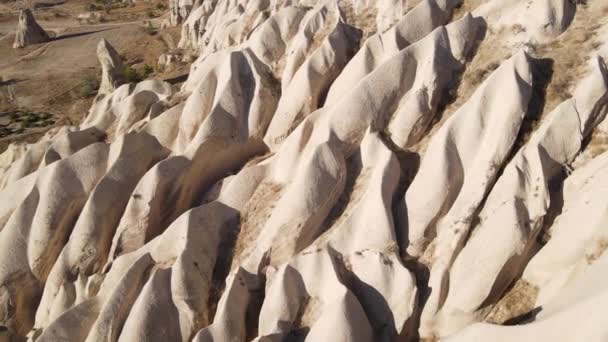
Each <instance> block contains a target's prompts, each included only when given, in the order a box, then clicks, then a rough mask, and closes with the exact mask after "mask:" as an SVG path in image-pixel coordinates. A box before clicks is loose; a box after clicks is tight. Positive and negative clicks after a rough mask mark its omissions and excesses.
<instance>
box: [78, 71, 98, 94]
mask: <svg viewBox="0 0 608 342" xmlns="http://www.w3.org/2000/svg"><path fill="white" fill-rule="evenodd" d="M97 89H99V81H97V79H96V78H94V77H92V76H89V77H87V78H85V79H84V81H82V83H81V85H80V88H79V90H78V94H79V95H80V97H81V98H87V97H91V96H95V94H96V93H97Z"/></svg>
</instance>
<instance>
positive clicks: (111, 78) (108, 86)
mask: <svg viewBox="0 0 608 342" xmlns="http://www.w3.org/2000/svg"><path fill="white" fill-rule="evenodd" d="M97 58H98V59H99V63H100V64H101V82H100V84H99V91H98V93H99V94H108V93H111V92H112V91H114V89H116V88H117V87H118V86H119V85H121V84H122V83H124V80H123V70H124V67H123V64H122V59H121V57H120V55H119V54H118V52H116V50H114V48H113V47H112V45H110V43H108V41H106V40H105V39H104V38H102V39H101V40H100V41H99V43H98V44H97Z"/></svg>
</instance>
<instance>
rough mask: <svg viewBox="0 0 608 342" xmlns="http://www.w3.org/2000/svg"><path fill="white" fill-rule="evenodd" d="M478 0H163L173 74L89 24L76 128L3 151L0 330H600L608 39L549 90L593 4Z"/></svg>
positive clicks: (281, 336)
mask: <svg viewBox="0 0 608 342" xmlns="http://www.w3.org/2000/svg"><path fill="white" fill-rule="evenodd" d="M412 3H414V4H415V6H411V4H412ZM475 4H477V2H474V1H473V2H470V1H465V2H464V3H463V4H462V6H464V7H462V8H460V9H459V10H457V11H456V10H455V8H456V7H457V6H458V5H459V1H456V0H422V1H416V2H410V3H406V2H405V1H401V0H381V1H367V0H349V1H344V0H339V1H338V0H323V1H312V0H302V1H293V0H286V1H283V0H255V1H245V0H218V1H194V2H189V1H175V2H172V3H171V6H172V11H173V10H175V9H178V11H176V12H175V13H174V17H175V18H174V19H175V23H178V22H179V21H182V40H181V42H180V45H181V46H182V47H183V48H185V49H188V50H189V51H185V50H180V53H181V52H183V53H185V54H188V55H189V54H191V53H196V54H198V58H196V60H194V61H193V62H192V64H191V66H190V73H189V74H188V77H187V79H186V80H185V82H183V83H182V84H181V86H179V87H178V86H176V85H171V84H169V83H167V82H163V81H160V80H145V81H142V82H139V83H137V84H121V81H122V80H121V79H120V72H121V71H122V70H121V69H122V65H121V61H120V57H119V56H118V54H117V53H116V51H115V50H114V49H113V48H112V47H111V46H110V45H109V44H108V43H107V42H106V41H103V40H102V41H101V42H100V44H99V49H98V52H99V56H100V63H101V64H102V69H103V76H102V86H101V87H100V95H99V96H97V97H95V98H94V99H93V103H92V106H91V108H90V110H89V112H88V114H87V116H86V118H85V119H84V120H83V121H82V122H81V124H80V125H78V126H75V127H60V128H56V129H53V130H52V131H49V132H48V133H47V134H46V135H45V136H44V137H42V138H41V139H40V140H39V141H37V142H35V143H31V144H25V143H24V144H20V145H12V146H11V147H10V148H9V149H8V150H7V151H6V152H5V153H4V154H2V155H0V326H1V327H2V328H3V329H0V333H4V334H5V335H7V334H8V335H7V336H11V338H13V337H12V336H16V337H17V338H23V337H25V336H28V337H29V338H30V339H31V340H35V341H38V342H45V341H60V340H67V341H91V342H92V341H140V340H147V341H197V342H203V341H204V342H212V341H218V342H219V341H235V342H244V341H260V342H262V341H281V340H297V341H362V342H367V341H415V340H418V339H422V340H437V339H440V340H442V341H444V340H447V341H515V340H524V341H541V340H542V341H545V340H555V341H579V340H594V341H596V340H597V341H601V340H602V339H603V338H604V337H605V336H606V333H607V331H608V330H607V328H606V325H605V324H603V320H605V319H604V317H605V313H606V305H607V304H608V299H607V298H608V297H607V293H608V292H607V289H608V280H607V279H608V278H607V277H606V272H605V268H606V265H608V257H607V256H606V255H607V254H606V252H605V251H606V250H607V246H608V243H607V242H606V241H607V239H608V234H606V230H605V226H606V223H607V222H608V221H607V215H606V210H607V206H606V201H605V200H604V198H605V197H606V195H607V194H608V190H607V188H608V177H606V176H605V172H606V171H608V156H607V154H606V153H608V152H605V151H606V150H608V144H605V145H602V144H601V142H602V140H601V138H602V135H601V134H600V133H602V132H605V131H606V127H608V126H607V125H608V124H607V122H608V121H607V120H606V119H605V117H606V114H607V112H608V71H607V70H606V66H605V64H604V58H603V57H602V56H604V55H605V54H606V52H605V51H606V50H605V48H604V50H602V49H599V48H598V49H596V50H594V51H595V52H594V53H595V54H596V55H594V56H587V55H586V53H587V52H586V51H578V50H577V51H576V53H581V54H583V53H584V54H585V55H581V60H587V61H588V62H587V63H585V64H584V68H581V69H580V70H579V71H578V72H577V73H568V75H571V76H572V75H573V76H572V79H577V81H578V78H580V79H581V80H580V81H579V82H578V85H577V86H576V87H575V88H574V87H573V88H572V89H566V88H567V87H565V86H563V84H562V83H560V80H561V79H560V74H559V73H560V72H563V70H560V65H559V64H560V63H558V62H559V61H558V62H555V65H556V66H555V67H554V68H551V67H550V66H551V63H550V62H549V61H547V60H546V59H543V54H544V53H546V51H547V49H548V47H553V48H562V47H561V45H559V44H567V43H569V41H568V39H572V37H570V38H569V37H568V35H569V31H568V30H569V25H570V23H571V22H572V15H573V13H574V12H575V11H574V10H576V11H579V10H580V11H589V9H588V8H587V7H585V6H576V4H574V3H573V2H570V1H561V0H532V1H529V2H526V3H522V2H520V1H515V0H514V1H511V0H505V1H491V2H483V3H482V4H481V5H480V6H479V8H478V9H475V10H474V11H473V12H472V13H467V12H466V11H464V10H465V9H471V10H473V9H474V8H473V7H474V5H475ZM597 6H599V5H597ZM606 10H608V5H607V6H606ZM597 11H598V13H601V11H600V10H597ZM365 16H369V17H365ZM596 20H598V23H596V24H595V25H594V26H593V27H595V26H597V27H601V26H602V25H604V27H606V28H608V26H606V25H607V23H606V21H605V19H601V20H600V19H596ZM602 20H604V21H602ZM585 24H587V23H585ZM516 25H521V28H519V30H520V32H518V33H517V34H513V35H512V34H511V33H509V32H510V31H509V30H510V29H513V26H516ZM584 28H585V29H586V28H587V26H584ZM585 32H586V31H585ZM600 33H601V31H598V33H595V34H594V35H597V37H596V38H593V39H597V44H600V45H601V40H600V39H599V38H602V39H604V38H605V37H602V36H601V34H600ZM560 35H561V36H560ZM564 37H565V38H564ZM593 37H595V36H593ZM503 38H504V39H503ZM511 38H513V39H511ZM574 38H575V39H574V41H575V42H578V41H579V40H580V37H579V36H577V35H575V36H574ZM556 39H557V40H556ZM604 40H605V39H604ZM541 41H542V42H544V43H543V44H549V43H550V42H556V43H555V44H556V45H555V46H547V45H539V44H537V43H538V42H541ZM522 45H525V47H524V49H522V48H521V47H522ZM558 45H559V46H558ZM589 46H591V44H590V45H589ZM503 53H504V55H503ZM598 55H599V56H598ZM553 58H559V56H557V57H556V56H553ZM171 59H174V58H173V56H172V55H170V54H167V55H165V56H164V57H163V59H161V64H162V65H166V64H167V61H170V60H171ZM489 61H491V63H490V62H489ZM581 63H582V64H583V62H581ZM568 67H571V68H574V67H576V66H575V65H574V64H572V63H571V64H568ZM560 85H561V88H560ZM560 89H561V90H563V92H562V93H561V94H560V96H563V98H562V99H561V100H560V101H554V102H555V103H558V102H562V101H563V102H562V103H561V104H560V105H559V106H557V107H556V108H551V107H554V105H547V104H546V103H549V102H545V99H546V98H545V97H546V96H555V92H556V91H558V90H560ZM566 90H567V91H566ZM568 91H571V94H570V93H569V92H568ZM551 100H554V99H551ZM564 100H565V101H564ZM545 106H546V108H545ZM598 139H599V142H600V144H599V145H594V143H597V141H598ZM598 150H599V152H598ZM581 152H583V154H582V155H584V156H585V158H581ZM592 152H593V153H592ZM600 152H603V153H600ZM575 161H576V162H575ZM2 337H3V336H2Z"/></svg>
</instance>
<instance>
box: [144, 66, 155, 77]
mask: <svg viewBox="0 0 608 342" xmlns="http://www.w3.org/2000/svg"><path fill="white" fill-rule="evenodd" d="M153 72H154V68H153V67H152V66H150V65H148V64H144V68H143V70H142V78H148V76H150V74H152V73H153Z"/></svg>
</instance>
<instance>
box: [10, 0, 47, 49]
mask: <svg viewBox="0 0 608 342" xmlns="http://www.w3.org/2000/svg"><path fill="white" fill-rule="evenodd" d="M48 40H49V35H48V34H47V33H46V31H44V29H43V28H42V27H40V25H38V23H37V22H36V19H34V15H33V14H32V11H30V10H29V9H28V8H26V9H24V10H21V13H19V23H18V24H17V32H16V34H15V42H14V43H13V48H22V47H26V46H28V45H32V44H37V43H43V42H46V41H48Z"/></svg>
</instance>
